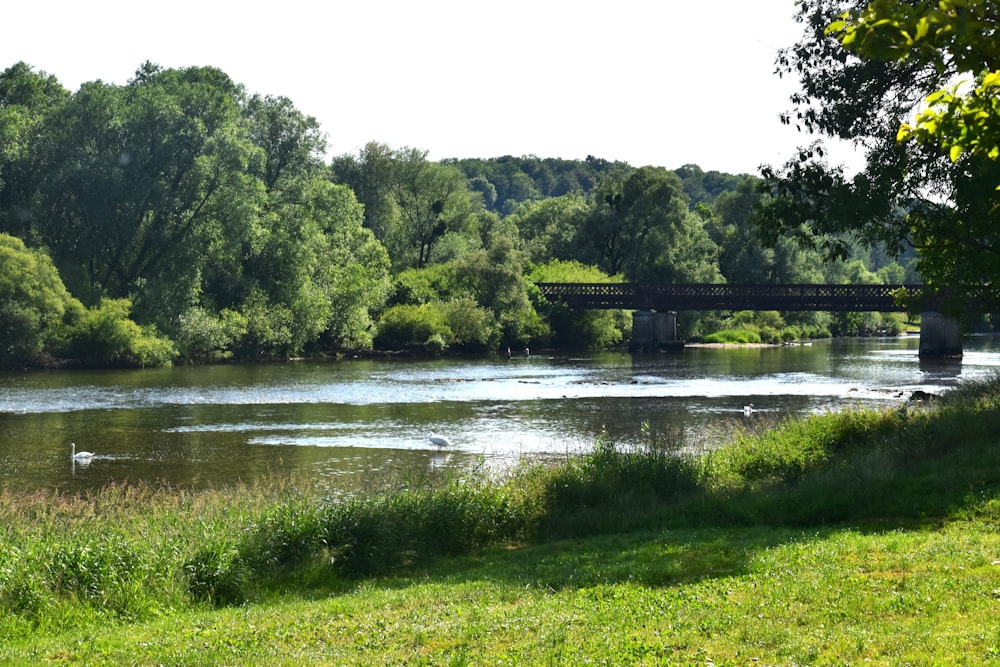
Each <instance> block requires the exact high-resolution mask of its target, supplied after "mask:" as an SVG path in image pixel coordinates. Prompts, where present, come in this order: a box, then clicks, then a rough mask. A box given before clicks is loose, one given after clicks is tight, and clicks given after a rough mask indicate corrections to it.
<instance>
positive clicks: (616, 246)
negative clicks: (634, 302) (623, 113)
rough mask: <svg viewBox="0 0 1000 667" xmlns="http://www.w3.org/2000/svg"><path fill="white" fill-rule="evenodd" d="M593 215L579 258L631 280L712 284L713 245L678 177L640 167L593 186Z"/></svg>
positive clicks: (714, 278)
mask: <svg viewBox="0 0 1000 667" xmlns="http://www.w3.org/2000/svg"><path fill="white" fill-rule="evenodd" d="M596 192H597V193H598V198H597V200H596V201H595V208H594V211H593V215H592V216H591V218H590V220H589V221H588V223H587V226H586V227H585V228H583V229H582V230H581V234H580V238H579V241H578V247H580V248H581V249H582V251H583V252H582V254H581V255H580V256H581V257H582V259H584V260H586V261H589V262H592V263H593V264H595V265H596V266H598V267H600V268H601V270H603V271H604V272H606V273H608V274H612V275H613V274H617V273H622V274H624V276H625V278H626V279H627V280H629V281H631V282H640V283H641V282H645V283H671V282H674V283H677V282H717V281H718V280H719V278H720V276H719V272H718V268H717V265H716V254H717V251H718V249H717V247H716V246H715V244H714V243H713V242H712V240H711V239H710V238H709V236H708V234H707V233H706V232H705V229H704V227H703V225H702V219H701V218H700V217H699V216H697V215H696V214H693V213H691V212H690V211H689V210H688V200H687V197H686V195H685V194H684V192H683V190H682V188H681V181H680V178H678V176H677V175H676V174H674V173H673V172H669V171H667V170H666V169H664V168H662V167H642V168H640V169H637V170H635V171H633V172H632V173H630V174H629V175H628V176H626V177H625V178H624V179H623V180H621V181H615V180H607V181H604V182H603V183H602V184H601V185H600V186H599V187H598V188H597V190H596Z"/></svg>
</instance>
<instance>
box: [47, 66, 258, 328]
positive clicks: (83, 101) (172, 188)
mask: <svg viewBox="0 0 1000 667" xmlns="http://www.w3.org/2000/svg"><path fill="white" fill-rule="evenodd" d="M240 94H241V90H240V88H239V87H238V86H237V85H236V84H234V83H233V82H232V81H231V80H230V79H229V77H228V76H226V75H225V74H223V73H222V72H220V71H219V70H216V69H212V68H188V69H183V70H164V69H161V68H159V67H157V66H155V65H152V64H150V63H146V64H145V65H143V66H142V67H141V68H140V69H139V70H138V71H137V72H136V76H135V78H133V79H132V80H131V81H130V82H129V83H128V84H127V85H125V86H113V85H108V84H104V83H101V82H99V81H97V82H91V83H86V84H84V85H83V86H81V88H80V90H79V91H78V92H77V93H76V94H75V95H74V96H73V99H72V101H71V102H69V103H68V104H66V105H64V106H63V107H61V108H60V109H59V111H58V112H56V113H54V114H53V115H52V116H51V117H50V119H49V123H48V131H47V132H46V138H45V141H44V142H43V144H42V147H41V148H42V150H43V151H44V155H45V164H46V166H47V167H48V171H47V173H46V175H45V179H44V181H43V182H42V185H41V193H40V206H39V208H38V211H37V213H38V215H37V217H38V218H39V223H38V224H39V227H40V229H41V232H42V234H43V238H44V240H45V241H46V243H47V244H48V246H49V247H50V248H52V251H53V254H54V256H55V258H56V260H57V262H58V263H59V264H60V265H62V266H65V267H67V279H68V280H70V284H71V287H72V289H73V291H74V293H78V292H79V293H81V294H83V295H88V294H96V295H107V296H111V297H131V298H132V299H133V300H134V302H135V306H136V308H137V310H138V311H139V312H145V313H157V312H158V313H172V314H176V313H178V312H180V311H182V310H183V309H184V308H185V307H187V306H188V305H189V304H190V303H192V302H193V301H194V300H195V298H196V294H197V290H198V284H199V279H200V272H201V270H202V268H203V267H204V266H205V263H206V261H207V260H208V258H209V256H208V254H207V253H206V252H205V248H206V247H208V246H210V245H211V242H212V240H213V238H215V237H217V236H219V235H225V234H227V233H230V230H231V229H232V228H238V227H241V226H243V225H244V224H246V222H247V221H248V220H252V219H254V217H255V213H256V209H257V208H258V207H259V205H260V202H261V198H262V196H263V194H264V190H263V188H261V187H260V183H259V181H258V180H257V179H254V178H252V177H250V176H249V175H248V167H249V164H250V163H251V162H252V161H254V160H259V159H260V151H259V150H258V149H257V148H256V147H254V146H253V144H252V143H251V142H249V141H248V140H247V139H246V136H245V133H243V132H242V131H241V128H242V118H241V112H240V107H239V99H240ZM151 286H153V287H152V288H151Z"/></svg>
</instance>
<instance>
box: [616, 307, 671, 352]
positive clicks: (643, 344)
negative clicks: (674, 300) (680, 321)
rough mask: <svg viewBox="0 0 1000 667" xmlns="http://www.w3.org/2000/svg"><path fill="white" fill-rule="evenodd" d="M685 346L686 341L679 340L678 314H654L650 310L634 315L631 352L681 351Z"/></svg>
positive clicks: (638, 311) (634, 313) (636, 312)
mask: <svg viewBox="0 0 1000 667" xmlns="http://www.w3.org/2000/svg"><path fill="white" fill-rule="evenodd" d="M683 346H684V341H683V340H680V339H679V338H677V313H675V312H673V311H663V312H655V313H654V312H650V311H648V310H637V311H634V312H633V313H632V340H631V341H629V346H628V349H629V351H630V352H649V351H653V350H663V349H681V348H683Z"/></svg>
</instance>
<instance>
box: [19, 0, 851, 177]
mask: <svg viewBox="0 0 1000 667" xmlns="http://www.w3.org/2000/svg"><path fill="white" fill-rule="evenodd" d="M794 10H795V7H794V0H694V1H693V2H692V1H690V0H688V1H686V2H681V1H679V0H615V1H614V2H595V1H593V0H573V1H568V0H533V1H532V0H506V1H504V2H485V1H483V0H479V1H477V0H464V1H463V0H410V1H403V0H349V1H345V0H310V1H306V0H284V1H283V2H268V3H263V2H260V0H244V1H243V2H236V1H233V2H230V1H228V0H226V1H222V0H173V1H172V2H169V3H162V2H135V0H92V1H90V2H82V1H80V0H33V1H32V2H12V3H7V6H5V7H4V8H3V10H2V14H0V21H2V25H3V29H2V31H0V70H2V69H6V68H7V67H9V66H11V65H13V64H14V63H16V62H18V61H21V60H23V61H25V62H27V63H28V64H29V65H32V66H33V67H34V68H35V69H36V70H43V71H45V72H47V73H49V74H53V75H55V76H56V77H57V78H58V79H59V80H60V81H61V82H62V84H63V85H64V86H66V87H67V88H69V89H70V90H73V91H75V90H76V89H77V88H78V87H79V86H80V84H81V83H83V82H85V81H92V80H95V79H100V80H102V81H105V82H108V83H116V84H124V83H125V82H126V81H128V79H130V78H131V77H132V76H133V74H134V73H135V70H136V69H137V68H138V66H139V65H140V64H141V63H142V62H144V61H146V60H150V61H152V62H154V63H157V64H159V65H162V66H164V67H185V66H189V65H209V66H214V67H218V68H220V69H221V70H223V71H224V72H226V73H227V74H228V75H229V76H230V77H232V78H233V80H235V81H236V82H238V83H242V84H244V85H245V86H246V88H247V90H248V91H249V92H251V93H260V94H262V95H274V96H285V97H288V98H290V99H291V100H292V101H293V102H294V104H295V106H296V107H297V108H298V109H299V110H300V111H302V112H303V113H305V114H307V115H310V116H315V117H316V118H317V120H319V122H320V124H321V126H322V128H323V131H324V132H325V133H326V134H327V138H328V142H329V147H330V148H329V152H330V154H331V155H338V154H342V153H356V152H357V151H358V149H359V148H361V147H362V146H363V145H364V144H365V143H366V142H368V141H372V140H374V141H379V142H382V143H386V144H388V145H390V146H391V147H393V148H402V147H404V146H409V147H414V148H419V149H424V150H427V151H429V157H430V158H431V159H434V160H437V159H442V158H448V157H478V158H490V157H498V156H502V155H529V154H533V155H537V156H538V157H555V158H567V159H583V158H585V157H587V155H594V156H596V157H599V158H604V159H607V160H623V161H625V162H628V163H629V164H631V165H633V166H636V167H639V166H643V165H647V164H652V165H657V166H663V167H668V168H671V169H674V168H677V167H680V166H681V165H683V164H688V163H694V164H698V165H699V166H701V167H702V169H704V170H706V171H710V170H718V171H724V172H729V173H743V172H747V173H757V167H758V166H759V165H760V164H761V163H768V164H773V165H780V164H783V163H784V162H785V161H786V160H787V159H788V158H789V157H790V156H791V155H792V153H793V151H794V148H795V147H796V146H798V145H802V144H806V143H809V141H810V137H809V136H808V135H803V134H799V133H798V132H796V131H795V129H794V128H790V127H786V126H783V125H781V123H780V122H779V121H778V114H779V113H780V112H782V111H785V110H788V109H789V108H790V103H789V102H788V96H789V95H790V94H791V93H792V92H794V90H795V89H796V83H795V82H794V81H792V80H789V79H787V78H786V79H784V80H782V79H779V78H778V77H777V76H776V75H774V74H773V73H772V72H773V70H774V56H775V51H776V50H777V49H778V48H780V47H783V46H789V45H791V44H793V43H794V42H795V41H796V40H797V39H798V37H799V35H800V29H799V26H798V25H797V24H795V22H794V21H793V20H792V16H793V14H794ZM832 161H833V162H844V161H846V162H848V164H851V163H853V162H855V161H856V158H855V157H854V155H853V151H851V150H850V148H849V147H847V146H841V147H834V150H833V158H832Z"/></svg>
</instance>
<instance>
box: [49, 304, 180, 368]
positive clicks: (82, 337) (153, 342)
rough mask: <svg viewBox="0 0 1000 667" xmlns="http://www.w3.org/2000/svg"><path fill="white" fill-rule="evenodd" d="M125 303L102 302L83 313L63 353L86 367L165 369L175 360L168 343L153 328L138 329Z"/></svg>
mask: <svg viewBox="0 0 1000 667" xmlns="http://www.w3.org/2000/svg"><path fill="white" fill-rule="evenodd" d="M131 309H132V302H131V301H129V300H128V299H104V300H103V301H101V305H100V306H98V307H97V308H91V309H89V310H88V311H86V314H85V315H84V316H83V318H82V320H81V321H80V322H79V323H78V324H77V325H76V326H75V327H73V328H72V329H71V330H70V332H69V340H68V343H67V345H66V350H65V351H66V352H67V353H68V354H69V356H71V357H72V358H74V359H79V360H81V361H83V362H85V363H87V364H93V365H100V366H120V367H140V368H146V367H153V366H168V365H170V363H171V362H172V361H173V359H174V357H176V356H177V350H176V348H175V347H174V344H173V342H172V341H170V339H168V338H165V337H163V336H160V334H159V333H158V332H157V331H156V328H155V327H153V326H148V327H141V326H139V325H138V324H136V323H135V322H133V321H132V320H130V319H129V317H128V315H129V312H130V311H131Z"/></svg>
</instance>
